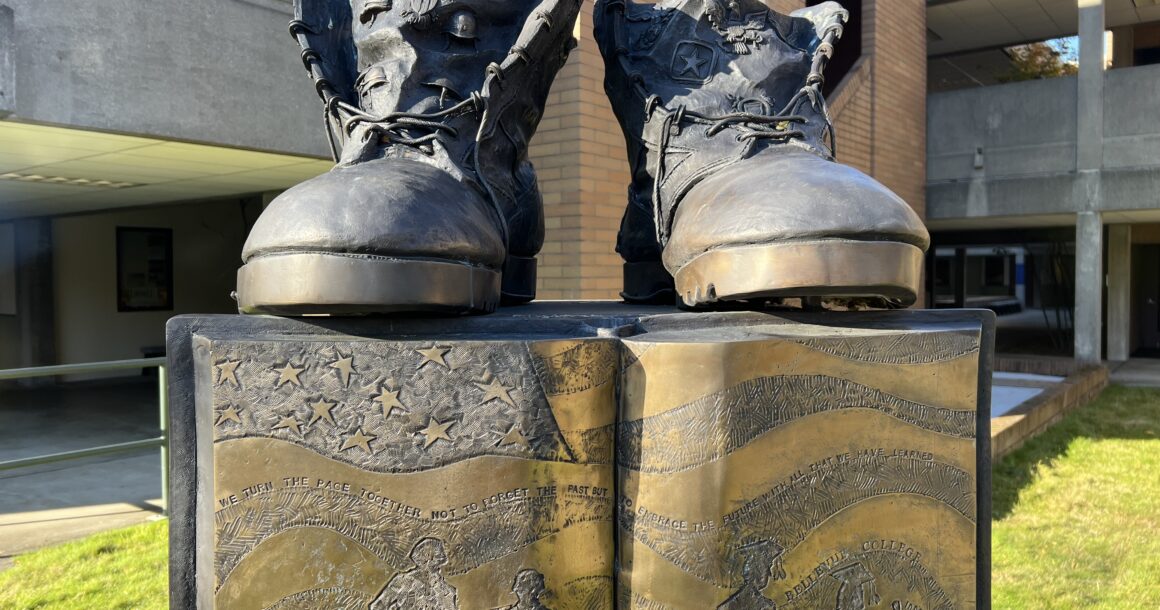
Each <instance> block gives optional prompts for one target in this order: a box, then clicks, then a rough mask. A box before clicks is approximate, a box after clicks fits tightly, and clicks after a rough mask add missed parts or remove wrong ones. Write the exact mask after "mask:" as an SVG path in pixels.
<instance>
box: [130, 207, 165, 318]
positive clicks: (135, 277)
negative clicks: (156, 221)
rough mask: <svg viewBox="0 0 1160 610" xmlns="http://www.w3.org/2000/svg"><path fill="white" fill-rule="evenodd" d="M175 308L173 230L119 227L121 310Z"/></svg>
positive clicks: (163, 309) (162, 309)
mask: <svg viewBox="0 0 1160 610" xmlns="http://www.w3.org/2000/svg"><path fill="white" fill-rule="evenodd" d="M172 309H173V230H172V229H140V228H130V227H117V311H169V310H172Z"/></svg>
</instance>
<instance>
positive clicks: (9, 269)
mask: <svg viewBox="0 0 1160 610" xmlns="http://www.w3.org/2000/svg"><path fill="white" fill-rule="evenodd" d="M14 315H16V227H15V226H13V224H12V223H10V222H0V316H14Z"/></svg>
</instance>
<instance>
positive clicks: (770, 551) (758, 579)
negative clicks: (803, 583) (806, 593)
mask: <svg viewBox="0 0 1160 610" xmlns="http://www.w3.org/2000/svg"><path fill="white" fill-rule="evenodd" d="M739 550H740V552H741V555H742V557H744V561H745V563H744V564H743V566H742V568H741V577H742V579H744V581H745V584H743V585H741V588H740V589H738V590H737V592H736V593H734V594H733V595H730V596H729V599H727V600H725V601H724V602H722V603H721V605H720V606H717V610H774V609H775V608H777V604H775V603H773V600H771V599H769V598H768V597H766V596H765V594H764V593H762V591H763V590H764V589H765V587H766V586H768V585H769V579H770V577H775V578H778V579H782V578H785V568H784V567H783V566H782V562H781V554H782V553H783V552H784V551H785V549H783V548H782V547H781V545H779V544H778V543H776V542H774V541H772V540H760V541H757V542H753V543H750V544H747V545H745V546H742V547H741V548H740V549H739Z"/></svg>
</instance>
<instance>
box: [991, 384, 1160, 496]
mask: <svg viewBox="0 0 1160 610" xmlns="http://www.w3.org/2000/svg"><path fill="white" fill-rule="evenodd" d="M1077 438H1091V439H1103V438H1115V439H1129V440H1131V439H1135V440H1154V439H1156V438H1160V389H1154V388H1133V387H1124V386H1118V385H1113V386H1110V387H1109V388H1108V389H1106V390H1104V392H1103V393H1102V394H1100V396H1099V397H1098V398H1096V400H1094V401H1092V402H1091V403H1090V404H1088V405H1086V406H1083V407H1080V408H1079V409H1076V410H1075V411H1073V412H1071V413H1070V414H1068V415H1067V417H1065V418H1064V419H1063V420H1062V421H1060V422H1059V423H1057V424H1055V425H1054V426H1052V427H1050V428H1048V429H1047V430H1046V431H1045V432H1043V433H1042V434H1040V435H1039V436H1037V437H1035V438H1033V439H1031V440H1030V441H1028V442H1027V443H1026V444H1025V445H1023V446H1022V447H1020V448H1019V449H1017V450H1015V451H1014V452H1012V453H1011V454H1009V455H1007V456H1006V457H1004V458H1003V459H1002V460H1001V461H999V462H998V463H996V464H995V465H994V466H993V470H992V482H991V492H992V519H1003V518H1004V517H1006V516H1008V515H1010V514H1011V511H1012V510H1013V509H1014V508H1015V505H1016V504H1017V503H1018V501H1019V492H1020V491H1022V490H1023V489H1024V488H1025V487H1027V485H1029V484H1030V483H1031V481H1032V479H1033V478H1034V476H1035V472H1036V470H1037V469H1038V468H1039V467H1040V465H1044V466H1051V465H1052V464H1053V463H1055V461H1056V460H1058V459H1059V458H1061V457H1063V456H1065V455H1067V452H1068V448H1069V447H1070V446H1071V443H1072V441H1074V440H1075V439H1077Z"/></svg>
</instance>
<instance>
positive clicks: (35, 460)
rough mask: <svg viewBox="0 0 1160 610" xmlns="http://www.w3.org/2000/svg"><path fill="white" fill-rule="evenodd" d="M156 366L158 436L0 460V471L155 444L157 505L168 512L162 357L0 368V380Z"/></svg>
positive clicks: (166, 395)
mask: <svg viewBox="0 0 1160 610" xmlns="http://www.w3.org/2000/svg"><path fill="white" fill-rule="evenodd" d="M151 367H157V418H158V424H159V427H160V430H161V435H160V436H158V437H155V438H145V439H141V440H136V441H127V442H124V443H114V444H111V445H101V446H99V447H90V448H88V449H78V450H76V451H63V452H61V453H50V454H48V455H38V456H35V457H29V458H21V459H18V460H8V461H3V462H0V472H4V471H6V470H15V469H17V468H29V467H32V466H40V465H42V464H52V463H54V462H63V461H66V460H79V459H81V458H87V457H93V456H97V455H109V454H112V453H124V452H126V451H134V450H137V449H146V448H151V447H158V448H160V449H161V506H162V514H165V515H168V514H169V392H168V388H167V385H168V384H167V381H166V372H165V358H137V359H134V360H112V361H109V362H86V363H83V364H60V365H54V366H36V367H29V368H22V369H6V370H0V381H6V380H12V379H31V378H33V377H55V376H58V375H79V374H86V373H107V372H110V371H122V370H126V369H145V368H151Z"/></svg>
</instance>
